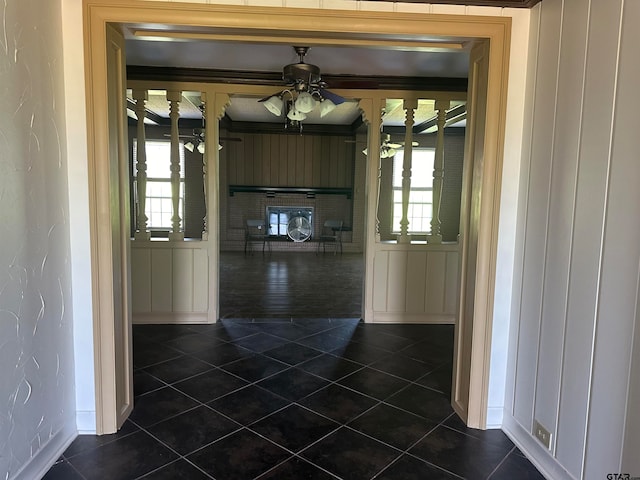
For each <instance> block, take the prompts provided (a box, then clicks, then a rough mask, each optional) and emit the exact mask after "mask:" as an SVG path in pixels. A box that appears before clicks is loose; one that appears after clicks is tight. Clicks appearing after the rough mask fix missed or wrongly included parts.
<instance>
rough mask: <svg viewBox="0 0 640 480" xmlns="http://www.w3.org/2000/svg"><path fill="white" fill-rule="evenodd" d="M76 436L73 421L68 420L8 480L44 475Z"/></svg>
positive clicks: (26, 479)
mask: <svg viewBox="0 0 640 480" xmlns="http://www.w3.org/2000/svg"><path fill="white" fill-rule="evenodd" d="M77 436H78V431H77V430H76V426H75V424H74V422H73V421H70V422H68V424H67V425H65V426H64V427H63V428H62V430H60V431H59V432H58V433H56V434H55V435H54V436H53V437H51V438H50V439H49V441H48V442H47V443H46V444H45V445H44V447H42V448H41V449H40V450H39V451H38V452H37V453H36V454H35V456H34V457H33V458H31V460H29V463H27V464H26V465H25V466H24V467H22V469H20V471H19V472H18V473H17V474H16V475H15V476H13V477H10V478H9V480H33V479H34V478H42V477H44V475H45V474H46V473H47V472H48V471H49V469H50V468H51V466H52V465H53V464H54V463H56V460H58V458H60V456H61V455H62V454H63V453H64V451H65V450H66V449H67V447H68V446H69V445H71V442H73V441H74V440H75V438H76V437H77Z"/></svg>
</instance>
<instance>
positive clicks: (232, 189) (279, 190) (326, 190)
mask: <svg viewBox="0 0 640 480" xmlns="http://www.w3.org/2000/svg"><path fill="white" fill-rule="evenodd" d="M237 192H244V193H264V194H266V195H275V194H290V193H297V194H304V195H307V197H310V196H315V195H345V196H346V197H347V198H348V199H351V196H352V195H353V189H351V188H330V187H264V186H257V185H229V196H230V197H233V196H234V194H235V193H237Z"/></svg>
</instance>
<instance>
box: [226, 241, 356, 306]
mask: <svg viewBox="0 0 640 480" xmlns="http://www.w3.org/2000/svg"><path fill="white" fill-rule="evenodd" d="M363 275H364V256H363V255H362V254H359V253H344V254H342V255H340V254H338V255H333V253H329V252H327V253H326V254H323V253H320V254H318V255H316V254H315V253H310V252H291V251H289V252H272V253H265V254H264V255H263V254H262V252H261V251H260V249H256V250H254V251H253V252H252V253H251V254H248V255H244V254H243V253H238V252H222V253H221V254H220V318H327V317H329V318H360V317H361V312H362V288H363V283H364V280H363Z"/></svg>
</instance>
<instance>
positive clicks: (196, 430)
mask: <svg viewBox="0 0 640 480" xmlns="http://www.w3.org/2000/svg"><path fill="white" fill-rule="evenodd" d="M452 334H453V329H452V327H451V326H444V325H371V324H363V323H360V322H358V320H356V319H338V320H335V319H334V320H329V319H293V320H291V319H288V320H282V321H277V320H266V321H258V320H251V321H249V320H247V321H245V320H223V321H221V322H219V323H216V324H213V325H191V326H178V325H144V326H143V325H137V326H134V363H135V393H136V402H135V408H134V410H133V413H132V414H131V416H130V418H129V420H127V422H126V423H125V425H124V427H123V428H122V429H121V431H119V432H118V433H116V434H113V435H104V436H91V435H84V436H80V437H78V438H77V439H76V440H75V441H74V442H73V443H72V444H71V446H70V447H69V448H68V449H67V450H66V451H65V453H64V455H63V456H62V457H61V458H60V460H59V461H58V462H57V463H56V464H55V465H54V466H53V467H52V469H51V470H50V471H49V473H48V474H47V475H46V476H45V479H46V480H57V479H64V480H77V479H86V480H88V479H109V480H118V479H137V478H140V479H154V480H158V479H167V480H168V479H171V480H174V479H189V480H199V479H212V478H213V479H216V480H250V479H259V480H266V479H278V480H287V479H292V480H293V479H295V480H300V479H334V480H335V479H348V480H359V479H373V478H375V479H380V480H391V479H395V480H413V479H416V480H418V479H419V480H424V479H456V478H458V479H459V478H468V479H487V478H490V479H492V480H498V479H527V478H529V479H541V478H543V477H542V476H541V475H540V474H539V473H538V472H537V471H536V469H535V468H534V467H533V466H532V465H531V463H529V461H528V460H527V459H526V458H525V457H524V456H523V455H522V454H521V453H520V452H519V451H518V449H517V448H516V447H515V446H514V445H513V443H512V442H511V441H510V440H509V439H508V438H507V437H506V436H505V435H504V433H503V432H501V431H499V430H490V431H479V430H471V429H467V428H466V427H465V426H464V424H463V423H462V422H461V421H460V420H459V419H458V417H457V416H456V415H455V414H454V413H453V411H452V409H451V406H450V402H449V393H448V392H449V391H450V389H451V380H450V378H451V358H452V350H451V345H452V343H453V342H452Z"/></svg>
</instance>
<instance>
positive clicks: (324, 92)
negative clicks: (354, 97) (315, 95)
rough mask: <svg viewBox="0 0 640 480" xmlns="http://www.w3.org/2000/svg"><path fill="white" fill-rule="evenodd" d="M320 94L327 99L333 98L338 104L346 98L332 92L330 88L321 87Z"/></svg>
mask: <svg viewBox="0 0 640 480" xmlns="http://www.w3.org/2000/svg"><path fill="white" fill-rule="evenodd" d="M320 94H321V95H322V96H323V97H324V98H326V99H327V100H331V101H332V102H333V103H334V104H336V105H340V104H341V103H344V98H342V97H341V96H340V95H337V94H335V93H333V92H330V91H329V90H324V89H320Z"/></svg>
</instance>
